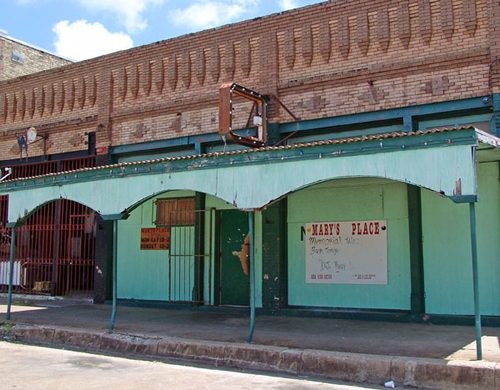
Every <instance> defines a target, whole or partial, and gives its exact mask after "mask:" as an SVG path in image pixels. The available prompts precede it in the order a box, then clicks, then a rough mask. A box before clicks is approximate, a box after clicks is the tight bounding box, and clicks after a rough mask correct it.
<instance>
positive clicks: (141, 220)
mask: <svg viewBox="0 0 500 390" xmlns="http://www.w3.org/2000/svg"><path fill="white" fill-rule="evenodd" d="M186 196H194V193H192V192H187V191H174V192H167V193H164V194H161V195H160V196H158V197H159V198H175V197H186ZM154 207H155V206H154V203H153V199H150V200H148V201H146V202H144V203H143V204H142V205H140V206H139V207H137V208H136V209H135V210H134V211H132V212H131V213H130V216H129V218H128V219H127V220H124V221H119V222H118V280H119V283H118V297H119V298H120V299H143V300H155V301H166V300H168V298H169V296H168V291H169V286H168V251H163V250H159V251H142V250H140V238H141V228H147V227H155V224H154V222H153V221H154ZM193 235H194V231H193ZM193 242H194V239H193Z"/></svg>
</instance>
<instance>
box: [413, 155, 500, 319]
mask: <svg viewBox="0 0 500 390" xmlns="http://www.w3.org/2000/svg"><path fill="white" fill-rule="evenodd" d="M498 175H499V168H498V163H484V164H479V169H478V183H479V202H478V203H477V207H476V213H477V239H478V263H479V291H480V302H481V314H483V315H500V300H499V299H498V298H499V297H500V284H499V283H498V275H500V240H499V239H498V232H499V231H500V182H499V180H498ZM422 223H423V235H424V237H423V249H424V270H425V290H426V310H427V312H428V313H430V314H452V315H453V314H456V315H472V314H474V302H473V294H472V291H473V288H472V277H471V248H470V227H469V206H468V205H466V204H464V205H457V204H454V203H452V202H451V201H450V200H448V199H445V198H443V197H440V196H438V195H436V194H434V193H432V192H430V191H425V190H424V191H422Z"/></svg>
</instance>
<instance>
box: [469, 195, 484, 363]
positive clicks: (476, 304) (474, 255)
mask: <svg viewBox="0 0 500 390" xmlns="http://www.w3.org/2000/svg"><path fill="white" fill-rule="evenodd" d="M469 215H470V242H471V251H472V282H473V287H474V317H475V325H476V356H477V360H482V359H483V347H482V343H481V310H480V308H479V274H478V266H477V237H476V205H475V203H474V202H470V203H469Z"/></svg>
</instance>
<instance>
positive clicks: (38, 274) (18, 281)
mask: <svg viewBox="0 0 500 390" xmlns="http://www.w3.org/2000/svg"><path fill="white" fill-rule="evenodd" d="M94 165H95V159H94V157H88V158H81V159H73V160H63V161H50V162H44V163H39V164H29V165H21V166H17V167H14V168H13V174H12V176H13V178H21V177H29V176H35V175H40V174H45V173H51V172H59V171H68V170H72V169H77V168H82V167H89V166H94ZM7 211H8V196H0V290H1V291H7V287H8V261H9V252H10V229H8V228H6V227H5V224H6V222H7ZM95 239H96V215H95V213H94V212H93V210H91V209H89V208H88V207H86V206H84V205H81V204H79V203H76V202H73V201H69V200H65V199H61V200H57V201H54V202H51V203H48V204H46V205H45V206H43V207H41V208H40V209H39V210H37V211H36V212H35V213H33V215H31V216H30V217H29V218H28V219H27V220H26V222H25V224H24V225H23V226H21V227H19V228H17V230H16V251H15V259H14V267H13V269H14V278H13V287H14V291H15V292H19V293H29V294H52V295H71V296H89V295H91V294H92V293H93V289H94V269H95Z"/></svg>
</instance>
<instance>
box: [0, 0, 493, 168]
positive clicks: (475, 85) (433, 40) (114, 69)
mask: <svg viewBox="0 0 500 390" xmlns="http://www.w3.org/2000/svg"><path fill="white" fill-rule="evenodd" d="M499 9H500V6H499V5H498V0H495V1H493V0H430V1H429V0H409V1H387V0H364V1H362V0H349V1H348V0H337V1H335V2H325V3H321V4H318V5H315V6H310V7H307V8H305V9H301V10H293V11H290V12H285V13H282V14H276V15H272V16H269V17H265V18H260V19H255V20H250V21H245V22H241V23H237V24H234V25H230V26H226V27H223V28H218V29H213V30H208V31H205V32H201V33H197V34H191V35H186V36H182V37H179V38H176V39H171V40H167V41H162V42H157V43H154V44H151V45H147V46H143V47H139V48H136V49H131V50H127V51H123V52H119V53H115V54H111V55H108V56H104V57H101V58H97V59H94V60H89V61H85V62H81V63H77V64H73V65H69V66H65V67H63V68H60V69H58V70H54V71H47V72H43V73H41V74H37V75H33V76H30V77H26V78H23V79H16V80H11V81H7V82H0V129H1V130H0V155H1V156H2V159H4V158H13V157H15V155H16V154H15V153H13V150H12V145H14V143H15V138H14V137H13V135H14V134H15V133H16V132H19V131H21V130H22V129H24V128H26V127H28V126H32V125H34V126H38V127H39V128H40V130H41V131H47V132H49V133H52V132H57V135H54V136H52V135H50V136H49V140H50V141H51V145H50V148H49V153H56V152H63V151H69V150H74V149H75V148H78V146H75V143H76V141H75V142H73V144H71V143H70V142H69V139H70V138H71V139H73V138H74V139H73V140H76V139H77V138H78V134H83V133H84V132H85V131H89V129H93V130H97V143H98V146H107V145H110V144H114V145H117V144H128V143H135V142H144V141H148V140H154V139H165V138H173V137H178V136H181V135H192V134H199V133H209V132H215V131H217V94H218V87H219V86H220V84H221V83H222V82H224V81H228V80H234V81H236V82H238V83H240V84H243V85H245V86H248V87H250V88H253V89H255V90H257V91H259V92H261V93H264V94H272V95H276V96H278V97H279V98H280V100H281V101H282V102H283V103H284V104H285V105H286V106H287V107H288V109H289V110H290V111H292V112H293V113H294V114H295V115H296V116H298V117H299V118H300V119H313V118H318V117H327V116H335V115H343V114H354V113H359V112H364V111H373V110H378V109H388V108H394V107H403V106H407V105H413V104H422V103H431V102H439V101H448V100H453V99H461V98H468V97H474V96H482V95H487V94H489V93H491V92H492V88H493V89H495V90H496V91H497V92H498V88H499V86H500V84H499V81H498V62H496V64H494V65H491V63H492V58H493V59H495V58H496V59H498V58H499V52H500V47H499V41H500V39H499V30H498V25H500V23H498V20H499V16H498V15H499V12H500V11H499ZM491 69H494V70H495V72H496V73H493V74H490V70H491ZM248 108H249V107H248V105H245V104H244V103H238V104H237V105H236V112H237V114H238V113H241V114H240V115H237V116H236V122H237V125H241V126H242V125H244V123H245V122H246V120H247V118H248ZM270 120H271V121H272V122H278V121H280V122H283V121H290V120H291V118H290V116H289V115H288V114H287V113H286V112H285V111H284V110H282V109H281V110H280V109H279V106H278V105H277V104H273V105H272V110H271V118H270ZM64 132H72V134H73V135H75V134H76V136H74V137H73V138H72V137H71V136H62V134H63V133H64ZM75 137H76V138H75ZM85 148H86V146H85V145H83V144H82V145H81V149H85ZM4 156H5V157H4Z"/></svg>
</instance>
